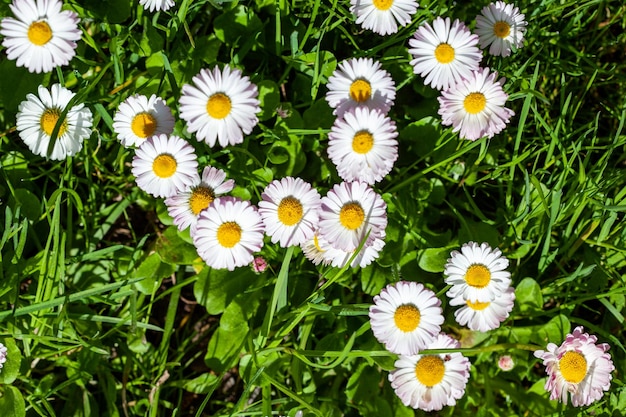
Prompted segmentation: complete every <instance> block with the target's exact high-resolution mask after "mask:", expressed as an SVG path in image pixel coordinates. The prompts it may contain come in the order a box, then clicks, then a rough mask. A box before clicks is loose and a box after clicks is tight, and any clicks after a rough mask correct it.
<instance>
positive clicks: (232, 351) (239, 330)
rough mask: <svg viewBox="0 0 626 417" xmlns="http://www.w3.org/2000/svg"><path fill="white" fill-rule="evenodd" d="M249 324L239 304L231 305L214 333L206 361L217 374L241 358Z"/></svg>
mask: <svg viewBox="0 0 626 417" xmlns="http://www.w3.org/2000/svg"><path fill="white" fill-rule="evenodd" d="M248 330H249V328H248V322H247V320H246V319H245V314H244V311H243V309H242V307H241V306H240V305H239V303H230V304H229V305H228V307H226V310H224V314H223V315H222V318H221V319H220V327H219V328H218V329H217V330H216V331H215V333H213V335H212V336H211V340H210V341H209V346H208V347H207V353H206V355H205V357H204V361H205V363H206V364H207V366H208V367H209V368H211V369H212V370H213V371H215V372H218V373H219V372H224V371H226V370H227V369H230V368H231V367H232V366H233V365H234V363H235V361H236V359H237V358H238V357H239V353H240V352H241V348H242V346H243V344H244V342H245V340H246V336H247V335H248Z"/></svg>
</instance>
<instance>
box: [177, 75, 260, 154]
mask: <svg viewBox="0 0 626 417" xmlns="http://www.w3.org/2000/svg"><path fill="white" fill-rule="evenodd" d="M258 95H259V92H258V88H257V86H256V85H254V84H252V83H251V82H250V79H249V78H248V77H247V76H242V74H241V71H239V70H238V69H231V68H230V67H229V66H228V65H226V66H225V67H224V70H223V71H220V69H219V68H218V67H215V68H213V71H209V70H207V69H203V70H201V71H200V73H199V74H198V75H196V76H195V77H193V85H190V84H185V85H184V86H183V88H182V95H181V97H180V117H181V118H182V119H183V120H185V121H186V122H187V130H189V132H192V133H194V132H195V133H196V137H197V138H198V140H204V141H205V142H206V143H208V144H209V146H214V145H215V142H216V141H217V142H219V144H220V146H222V147H225V146H227V145H229V144H230V145H236V144H238V143H241V142H243V135H247V134H249V133H250V132H252V129H253V128H254V126H256V124H257V123H258V122H259V119H258V118H257V116H256V114H257V113H259V112H260V111H261V108H260V107H259V104H260V102H259V100H258V98H257V97H258Z"/></svg>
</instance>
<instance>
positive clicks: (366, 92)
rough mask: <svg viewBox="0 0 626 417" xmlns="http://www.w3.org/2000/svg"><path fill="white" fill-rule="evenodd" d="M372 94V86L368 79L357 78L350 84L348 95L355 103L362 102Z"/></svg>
mask: <svg viewBox="0 0 626 417" xmlns="http://www.w3.org/2000/svg"><path fill="white" fill-rule="evenodd" d="M371 96H372V86H371V85H370V83H369V81H367V80H364V79H362V78H359V79H358V80H355V81H353V82H352V84H351V85H350V97H352V100H354V101H356V102H357V103H363V102H365V101H367V100H369V99H370V97H371Z"/></svg>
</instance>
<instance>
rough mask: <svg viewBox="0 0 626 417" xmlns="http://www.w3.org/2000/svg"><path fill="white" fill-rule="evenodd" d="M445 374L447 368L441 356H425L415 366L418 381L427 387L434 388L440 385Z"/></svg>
mask: <svg viewBox="0 0 626 417" xmlns="http://www.w3.org/2000/svg"><path fill="white" fill-rule="evenodd" d="M445 373H446V367H445V366H444V364H443V360H442V359H441V358H440V357H439V356H435V355H428V356H424V357H422V358H420V360H419V361H417V365H415V376H416V377H417V380H418V381H419V382H421V383H422V384H423V385H425V386H427V387H434V386H435V385H437V384H438V383H440V382H441V380H442V379H443V376H444V375H445Z"/></svg>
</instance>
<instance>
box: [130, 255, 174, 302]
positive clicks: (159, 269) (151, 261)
mask: <svg viewBox="0 0 626 417" xmlns="http://www.w3.org/2000/svg"><path fill="white" fill-rule="evenodd" d="M174 271H176V267H175V266H174V265H172V264H170V263H165V262H162V261H161V257H160V256H159V254H158V253H156V252H154V253H151V254H150V255H148V257H147V258H146V259H145V260H143V262H141V264H139V266H138V267H137V269H136V270H135V272H134V274H133V277H134V278H143V280H142V281H139V282H137V283H135V286H136V287H137V289H138V290H139V291H141V292H142V293H143V294H152V293H153V292H154V290H155V284H157V282H159V281H160V280H161V279H163V278H165V277H169V276H171V275H172V274H173V273H174ZM156 286H158V284H157V285H156Z"/></svg>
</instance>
